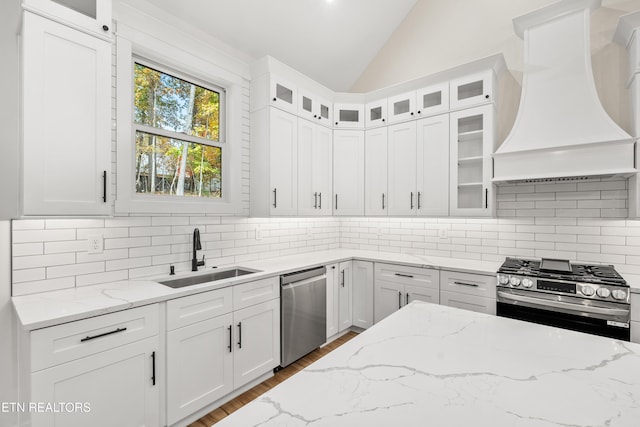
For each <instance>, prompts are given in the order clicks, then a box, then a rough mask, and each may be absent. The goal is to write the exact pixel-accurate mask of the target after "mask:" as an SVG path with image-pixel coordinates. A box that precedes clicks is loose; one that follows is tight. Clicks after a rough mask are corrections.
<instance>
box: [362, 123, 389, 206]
mask: <svg viewBox="0 0 640 427" xmlns="http://www.w3.org/2000/svg"><path fill="white" fill-rule="evenodd" d="M387 167H388V165H387V128H386V127H379V128H375V129H369V130H367V131H366V132H365V135H364V174H365V179H364V182H365V186H364V191H365V193H364V214H365V215H387V209H388V205H389V200H388V192H387V176H388V173H387Z"/></svg>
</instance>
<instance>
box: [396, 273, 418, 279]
mask: <svg viewBox="0 0 640 427" xmlns="http://www.w3.org/2000/svg"><path fill="white" fill-rule="evenodd" d="M393 274H395V275H396V276H400V277H408V278H409V279H413V275H412V274H402V273H393Z"/></svg>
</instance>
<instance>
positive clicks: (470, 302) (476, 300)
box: [440, 291, 496, 315]
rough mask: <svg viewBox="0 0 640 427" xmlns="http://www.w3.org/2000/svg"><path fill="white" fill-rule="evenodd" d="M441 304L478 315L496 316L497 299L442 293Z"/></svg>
mask: <svg viewBox="0 0 640 427" xmlns="http://www.w3.org/2000/svg"><path fill="white" fill-rule="evenodd" d="M440 304H441V305H447V306H449V307H456V308H461V309H463V310H469V311H476V312H478V313H486V314H493V315H495V314H496V300H495V298H484V297H479V296H475V295H469V294H461V293H458V292H449V291H440Z"/></svg>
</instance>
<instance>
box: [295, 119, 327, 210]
mask: <svg viewBox="0 0 640 427" xmlns="http://www.w3.org/2000/svg"><path fill="white" fill-rule="evenodd" d="M332 174H333V131H332V130H331V129H328V128H326V127H324V126H321V125H319V124H316V123H312V122H310V121H308V120H303V119H298V214H300V215H310V216H311V215H331V213H332V211H333V210H332V200H331V190H332V185H331V184H332Z"/></svg>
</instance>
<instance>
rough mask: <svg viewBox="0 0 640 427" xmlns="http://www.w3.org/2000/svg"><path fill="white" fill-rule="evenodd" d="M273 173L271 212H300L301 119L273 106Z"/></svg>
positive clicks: (293, 213)
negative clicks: (298, 172)
mask: <svg viewBox="0 0 640 427" xmlns="http://www.w3.org/2000/svg"><path fill="white" fill-rule="evenodd" d="M269 125H270V143H271V150H270V153H269V156H270V158H269V162H270V166H269V169H270V170H269V175H270V183H271V208H270V209H271V214H272V215H296V214H297V212H298V202H297V182H298V179H297V178H298V174H297V170H298V151H297V150H298V119H297V118H296V117H295V116H294V115H292V114H289V113H286V112H284V111H280V110H278V109H275V108H272V109H271V122H270V124H269Z"/></svg>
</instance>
